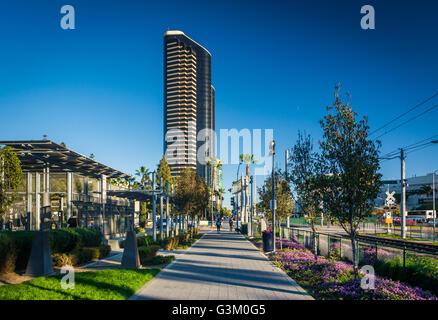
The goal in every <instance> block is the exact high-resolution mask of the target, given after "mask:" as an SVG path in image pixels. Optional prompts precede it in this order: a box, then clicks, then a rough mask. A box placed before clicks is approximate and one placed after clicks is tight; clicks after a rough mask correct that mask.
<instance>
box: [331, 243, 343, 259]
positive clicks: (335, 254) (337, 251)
mask: <svg viewBox="0 0 438 320" xmlns="http://www.w3.org/2000/svg"><path fill="white" fill-rule="evenodd" d="M329 257H330V259H333V260H340V259H341V243H340V242H339V241H333V242H330V253H329Z"/></svg>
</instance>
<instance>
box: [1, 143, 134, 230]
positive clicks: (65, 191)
mask: <svg viewBox="0 0 438 320" xmlns="http://www.w3.org/2000/svg"><path fill="white" fill-rule="evenodd" d="M0 145H5V146H8V147H11V148H12V150H13V151H14V152H15V153H16V154H17V155H18V157H19V159H20V161H21V168H22V170H23V172H24V173H25V178H26V181H25V182H26V183H25V185H26V187H25V188H26V190H25V191H24V190H23V191H24V192H22V195H25V202H26V204H25V207H26V216H27V221H26V229H28V230H39V229H40V228H41V222H43V223H44V222H46V221H45V220H44V219H49V220H50V217H51V214H52V211H53V210H52V208H51V202H52V198H51V195H53V194H58V195H59V194H61V199H60V203H61V204H60V208H61V210H59V211H60V212H62V213H63V211H65V213H66V214H65V218H66V219H67V220H68V219H69V218H71V217H73V216H74V215H76V214H77V219H78V221H79V215H83V216H84V217H85V221H84V223H83V224H84V225H85V226H87V227H88V226H89V221H88V218H89V209H90V208H91V209H92V210H91V211H92V212H94V215H93V216H94V218H93V217H92V218H93V223H94V224H95V225H96V226H98V227H100V228H101V230H102V232H103V233H104V234H107V235H109V236H111V235H113V234H114V233H117V232H113V231H114V230H115V229H117V228H114V226H113V221H112V220H113V219H112V218H113V210H116V211H119V210H120V209H123V210H122V211H124V213H125V217H126V216H127V215H128V214H126V212H128V213H129V214H130V215H131V216H133V213H134V201H133V200H124V199H122V198H124V197H123V196H122V194H119V195H113V194H110V195H109V196H108V191H109V190H108V188H107V179H109V178H130V177H131V176H130V175H128V174H126V173H123V172H121V171H119V170H116V169H113V168H111V167H109V166H107V165H104V164H102V163H99V162H97V161H95V160H93V159H91V158H89V157H86V156H84V155H82V154H79V153H77V152H75V151H73V150H70V149H68V148H66V147H64V146H62V145H59V144H57V143H55V142H53V141H50V140H17V141H0ZM54 175H56V176H57V177H61V178H60V179H61V183H60V185H61V186H62V188H61V189H62V190H61V191H59V190H51V187H52V185H53V181H52V180H53V176H54ZM51 176H52V179H51ZM79 178H80V180H79ZM75 179H76V180H75ZM89 180H93V181H95V182H96V184H97V185H96V186H94V187H95V188H96V189H97V190H90V186H89V185H90V184H89ZM64 182H65V183H64ZM58 184H59V183H58ZM73 184H75V185H73ZM77 185H79V187H77ZM75 188H76V189H75ZM74 189H75V190H74ZM74 191H75V192H74ZM96 195H97V196H96ZM64 196H65V197H64ZM112 196H115V197H112ZM64 198H65V199H64ZM126 198H129V197H126ZM64 200H65V203H64ZM64 207H65V210H64ZM74 211H75V212H74ZM116 213H117V212H116ZM118 213H119V214H120V215H121V213H120V211H119V212H118ZM106 214H107V215H109V217H107V219H106V218H105V215H106ZM96 217H99V219H96ZM120 217H121V216H120ZM41 218H42V219H41ZM63 218H64V217H63ZM62 220H64V219H62ZM123 220H125V218H123ZM131 222H132V223H133V221H131ZM119 223H120V222H119ZM105 224H107V225H108V228H109V230H105ZM119 227H120V225H119ZM119 229H120V228H119ZM108 231H109V232H108ZM118 231H120V230H118Z"/></svg>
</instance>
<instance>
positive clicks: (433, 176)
mask: <svg viewBox="0 0 438 320" xmlns="http://www.w3.org/2000/svg"><path fill="white" fill-rule="evenodd" d="M437 171H438V170H435V171H434V172H433V173H432V180H433V182H432V186H433V187H432V193H433V195H432V198H433V199H432V201H433V229H432V232H433V235H432V241H433V243H435V218H436V211H435V173H436V172H437Z"/></svg>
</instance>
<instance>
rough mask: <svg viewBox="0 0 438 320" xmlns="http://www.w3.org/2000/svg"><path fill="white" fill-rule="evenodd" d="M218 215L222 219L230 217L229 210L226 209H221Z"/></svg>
mask: <svg viewBox="0 0 438 320" xmlns="http://www.w3.org/2000/svg"><path fill="white" fill-rule="evenodd" d="M219 213H220V215H221V216H223V217H229V216H231V210H230V209H228V208H226V207H221V208H220V211H219Z"/></svg>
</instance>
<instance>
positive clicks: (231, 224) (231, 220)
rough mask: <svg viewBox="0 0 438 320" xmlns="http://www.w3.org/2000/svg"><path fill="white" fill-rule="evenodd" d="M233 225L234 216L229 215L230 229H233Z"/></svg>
mask: <svg viewBox="0 0 438 320" xmlns="http://www.w3.org/2000/svg"><path fill="white" fill-rule="evenodd" d="M233 226H234V218H233V217H231V218H230V231H233Z"/></svg>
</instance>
